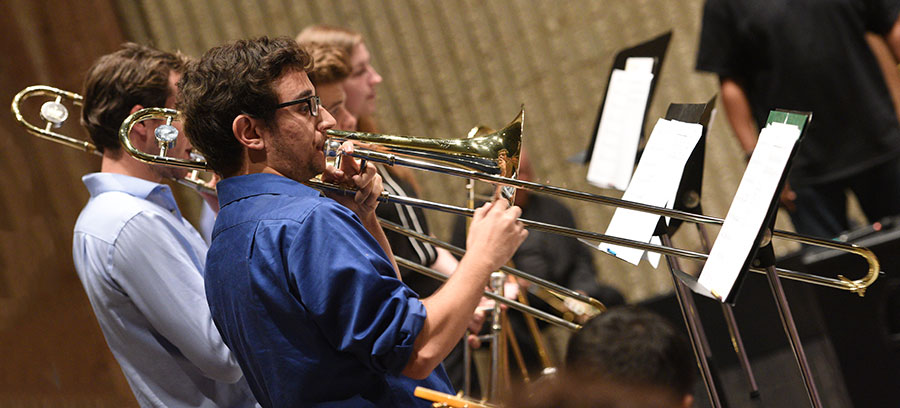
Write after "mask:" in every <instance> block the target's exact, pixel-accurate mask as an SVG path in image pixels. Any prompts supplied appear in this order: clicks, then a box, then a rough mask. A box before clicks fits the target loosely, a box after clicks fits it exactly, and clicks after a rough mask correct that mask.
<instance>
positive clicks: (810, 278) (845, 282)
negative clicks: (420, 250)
mask: <svg viewBox="0 0 900 408" xmlns="http://www.w3.org/2000/svg"><path fill="white" fill-rule="evenodd" d="M166 115H168V116H176V115H178V111H176V110H174V109H165V108H145V109H141V110H139V111H137V112H135V113H133V114H132V115H130V116H129V117H128V118H126V119H125V122H123V123H122V126H121V128H120V130H119V136H120V138H122V139H123V140H122V143H123V145H124V147H125V148H126V151H128V153H129V154H131V155H132V156H135V157H136V158H137V159H138V160H141V161H144V162H147V163H156V164H164V165H168V166H176V167H186V168H189V169H200V170H208V168H207V166H206V163H205V162H194V161H188V160H180V159H174V158H170V157H163V156H158V155H157V156H154V155H150V154H147V153H144V152H141V151H139V150H137V149H135V148H134V146H133V145H132V144H131V141H130V140H129V138H128V134H129V133H130V131H131V127H132V126H134V124H135V123H137V122H138V121H140V120H144V119H151V118H164V117H166ZM328 134H329V135H332V136H337V137H338V138H345V139H352V137H350V136H352V135H353V132H343V131H335V130H328ZM341 154H344V155H349V156H351V157H358V158H361V159H366V160H374V161H376V162H379V163H385V164H389V165H394V164H401V165H406V166H409V167H413V168H419V169H423V170H430V171H436V172H445V173H447V174H452V175H457V176H461V177H468V178H474V179H479V180H484V181H490V182H494V183H500V184H506V185H511V186H515V187H520V188H526V189H534V191H537V192H543V193H547V194H554V195H560V196H564V197H570V198H576V199H581V200H587V201H591V202H597V203H601V204H607V205H613V206H619V207H622V208H628V209H633V210H637V211H643V212H648V213H651V214H657V215H661V216H668V217H671V218H675V219H680V220H686V221H692V222H698V223H710V224H722V223H724V221H723V220H722V219H719V218H714V217H708V216H704V215H695V214H690V213H686V212H683V211H676V210H670V209H668V208H661V207H655V206H650V205H645V204H639V203H634V202H630V201H626V200H621V199H615V198H611V197H605V196H600V195H596V194H590V193H584V192H579V191H573V190H568V189H563V188H559V187H553V186H545V185H541V184H537V183H532V182H527V181H522V180H516V179H512V178H508V177H500V176H492V175H486V174H482V173H477V172H474V171H469V170H464V169H460V168H454V167H449V166H441V165H438V164H435V163H431V162H425V161H421V160H414V159H408V158H402V157H397V156H396V155H394V154H384V153H378V152H371V151H369V152H366V153H363V152H362V150H356V151H354V152H353V153H346V152H342V153H341ZM438 169H440V170H438ZM307 185H309V186H311V187H314V188H318V189H320V190H321V189H326V190H329V191H338V192H341V191H343V192H345V193H346V192H350V191H351V190H349V189H346V188H344V187H340V186H336V185H334V184H330V183H324V182H321V181H319V180H315V179H313V180H309V181H308V182H307ZM379 200H380V201H388V202H395V203H400V204H407V205H414V206H419V207H421V208H429V209H434V210H440V211H444V212H449V213H453V214H459V215H466V216H470V217H471V216H472V213H474V210H470V209H466V208H460V207H454V206H450V205H446V204H440V203H434V202H429V201H425V200H420V199H414V198H410V197H397V196H391V195H390V194H387V193H383V194H382V196H381V197H380V198H379ZM521 221H522V223H523V224H525V226H526V227H528V228H531V229H536V230H543V231H548V232H553V233H558V234H564V235H570V236H574V237H579V238H584V239H589V240H595V241H600V242H607V243H611V244H614V245H622V246H629V247H632V248H637V249H643V250H646V251H652V252H657V253H660V254H664V255H673V256H679V257H682V258H688V259H696V260H706V259H707V258H708V255H707V254H703V253H698V252H694V251H688V250H684V249H679V248H668V247H665V246H661V245H654V244H649V243H645V242H639V241H634V240H629V239H624V238H618V237H613V236H609V235H604V234H599V233H594V232H588V231H582V230H577V229H573V228H566V227H560V226H556V225H552V224H546V223H541V222H536V221H529V220H521ZM773 234H774V235H775V236H779V237H785V238H788V239H795V240H797V241H799V242H801V243H806V244H809V245H816V246H822V247H826V248H832V249H837V250H842V251H845V252H851V253H853V254H856V255H859V256H861V257H863V258H865V259H866V261H867V262H868V264H869V270H868V273H867V274H866V276H864V277H863V278H861V279H858V280H854V281H851V280H849V279H847V278H845V277H843V276H838V279H834V278H825V277H820V276H816V275H812V274H807V273H800V272H795V271H789V270H784V269H780V268H779V269H776V270H777V271H778V273H779V275H781V276H784V277H785V278H788V279H794V280H798V281H801V282H806V283H813V284H819V285H822V286H829V287H833V288H838V289H844V290H849V291H851V292H854V293H857V294H859V295H860V296H862V295H863V294H864V293H865V289H866V287H868V286H869V285H871V284H872V283H873V282H874V281H875V280H876V279H877V278H878V273H879V265H878V258H876V257H875V255H874V253H872V251H870V250H868V249H867V248H862V247H859V246H856V245H853V244H847V243H841V242H834V241H825V240H820V239H816V238H811V237H805V236H802V235H798V234H793V233H789V232H784V231H778V230H776V231H774V232H773ZM750 270H751V271H754V272H757V273H765V271H764V270H762V269H759V268H750Z"/></svg>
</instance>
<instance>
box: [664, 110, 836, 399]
mask: <svg viewBox="0 0 900 408" xmlns="http://www.w3.org/2000/svg"><path fill="white" fill-rule="evenodd" d="M811 119H812V113H809V112H793V111H784V110H775V111H772V112H770V113H769V117H768V120H767V121H766V123H767V124H771V123H775V122H779V123H786V124H791V125H795V126H797V127H798V128H799V129H800V136H799V138H798V140H797V142H796V143H795V144H794V146H793V149H792V151H791V153H790V156H789V158H788V161H787V163H786V165H785V168H784V169H783V170H782V172H781V177H780V179H779V181H778V185H777V188H776V189H775V193H774V194H773V196H772V197H771V199H770V200H769V204H768V209H767V211H766V216H765V217H764V220H763V222H762V225H761V227H760V228H759V231H758V232H757V234H756V238H755V241H754V242H755V244H754V245H753V246H752V247H751V249H750V251H749V253H748V254H747V256H746V258H745V259H744V261H743V266H742V267H741V269H740V272H739V274H738V276H737V278H736V280H735V282H734V286H733V288H732V289H731V291H730V292H729V293H728V294H727V295H726V296H725V297H724V299H721V298H720V300H721V301H722V302H726V303H730V304H732V305H733V304H734V302H735V301H736V298H737V294H738V293H739V292H740V287H741V285H742V283H743V281H744V279H745V278H746V276H747V272H748V271H749V268H750V267H751V265H752V266H754V267H757V268H764V269H765V271H766V277H767V278H768V281H769V287H770V289H771V291H772V295H773V297H774V298H775V303H776V306H777V308H778V313H779V316H780V318H781V322H782V326H783V328H784V331H785V334H786V335H787V337H788V339H789V340H790V344H791V348H792V350H793V352H794V356H795V358H796V360H797V364H798V366H799V368H800V374H801V377H802V378H803V381H804V384H805V386H806V390H807V393H808V396H809V400H810V403H811V404H812V405H813V406H814V407H821V406H822V403H821V400H820V398H819V394H818V390H817V389H816V386H815V383H814V381H813V378H812V372H811V370H810V367H809V363H808V361H807V359H806V353H805V352H804V351H803V345H802V344H801V342H800V336H799V333H798V331H797V327H796V324H795V322H794V318H793V316H792V314H791V309H790V306H789V305H788V303H787V298H786V297H785V295H784V289H783V287H782V285H781V280H780V278H779V276H778V273H777V271H776V270H775V256H774V251H773V250H772V244H771V236H772V231H773V230H774V224H775V216H776V215H777V211H778V201H779V197H780V194H779V193H780V191H781V188H782V187H783V186H784V183H785V181H786V180H787V174H788V171H787V169H788V168H790V164H791V160H792V159H793V157H794V155H795V154H796V152H797V148H798V147H799V145H800V143H801V142H802V139H803V135H804V134H805V131H806V128H807V125H808V124H809V121H810V120H811ZM679 277H680V278H681V279H682V281H684V282H685V283H686V284H687V285H688V286H690V287H692V288H697V287H698V286H700V285H698V284H697V279H696V278H694V277H692V276H689V275H686V274H685V275H680V276H679ZM704 292H705V291H704ZM704 295H706V296H708V295H709V294H708V293H704ZM717 297H718V296H717Z"/></svg>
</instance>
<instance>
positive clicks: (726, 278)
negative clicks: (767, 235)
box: [698, 123, 800, 301]
mask: <svg viewBox="0 0 900 408" xmlns="http://www.w3.org/2000/svg"><path fill="white" fill-rule="evenodd" d="M799 138H800V128H798V127H797V126H794V125H788V124H784V123H772V124H769V125H768V126H766V128H765V129H763V131H762V132H761V133H760V134H759V141H758V142H757V144H756V149H755V150H754V151H753V156H752V157H751V158H750V162H749V163H748V164H747V170H746V171H744V176H743V177H742V178H741V184H740V185H738V189H737V192H736V193H735V195H734V200H733V201H732V202H731V208H729V209H728V215H727V216H726V217H725V223H724V224H723V225H722V229H721V230H720V231H719V235H718V236H717V237H716V241H715V243H713V247H712V250H711V251H710V254H709V259H707V260H706V264H705V265H703V270H702V271H701V272H700V277H699V278H698V282H699V283H700V284H701V285H703V286H704V287H706V288H707V289H709V291H710V292H711V293H712V294H713V295H714V296H716V297H717V298H719V300H720V301H724V300H725V299H727V298H728V295H729V294H730V293H731V290H732V289H733V287H734V284H735V282H736V281H737V278H738V276H739V275H740V273H741V268H743V266H744V261H746V259H747V256H748V255H749V254H750V251H751V250H752V249H753V246H754V245H755V244H756V243H755V242H754V241H755V240H756V237H757V235H758V234H759V231H760V229H761V228H762V225H763V222H764V221H765V218H766V214H767V213H768V211H769V205H770V204H771V202H772V198H773V197H775V194H776V193H777V191H776V189H777V188H778V182H779V180H781V176H782V174H783V173H784V171H785V166H787V162H788V160H789V159H790V156H791V151H792V150H793V149H794V145H795V144H796V143H797V139H799Z"/></svg>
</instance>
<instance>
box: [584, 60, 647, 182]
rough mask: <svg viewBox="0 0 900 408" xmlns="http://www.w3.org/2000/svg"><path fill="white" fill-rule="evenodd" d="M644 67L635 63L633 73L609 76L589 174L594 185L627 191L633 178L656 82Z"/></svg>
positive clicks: (623, 71)
mask: <svg viewBox="0 0 900 408" xmlns="http://www.w3.org/2000/svg"><path fill="white" fill-rule="evenodd" d="M629 60H631V58H629ZM626 65H627V63H626ZM645 65H646V64H645V63H644V64H642V63H641V61H635V62H633V63H632V66H633V67H634V68H633V70H621V69H617V70H613V73H612V76H611V77H610V80H609V89H607V91H606V102H605V103H604V105H603V114H602V115H601V119H600V126H598V128H597V136H596V141H595V143H594V151H593V153H592V155H591V164H590V166H589V167H588V174H587V180H588V182H589V183H591V184H593V185H595V186H598V187H603V188H615V189H618V190H624V189H625V188H626V187H627V186H628V180H629V179H631V171H632V169H633V168H634V158H635V154H636V153H637V148H638V142H639V141H640V137H641V126H642V125H643V123H644V110H645V109H646V107H647V98H648V97H649V95H650V84H651V83H652V82H653V73H652V72H647V71H644V68H645ZM651 68H652V65H651Z"/></svg>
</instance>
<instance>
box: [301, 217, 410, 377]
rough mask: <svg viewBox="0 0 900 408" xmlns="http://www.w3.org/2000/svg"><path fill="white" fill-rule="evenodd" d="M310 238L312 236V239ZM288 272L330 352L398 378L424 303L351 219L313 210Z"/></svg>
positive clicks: (408, 354) (375, 243)
mask: <svg viewBox="0 0 900 408" xmlns="http://www.w3.org/2000/svg"><path fill="white" fill-rule="evenodd" d="M311 237H314V238H312V239H311ZM288 259H299V260H303V261H301V262H291V261H288V262H289V264H288V269H289V271H290V274H291V277H292V279H293V280H294V283H295V284H296V285H297V289H298V293H299V297H300V299H299V300H300V302H301V303H302V305H303V306H304V307H305V308H306V310H307V311H308V312H309V313H310V316H311V318H312V320H313V321H314V322H315V324H316V325H317V327H318V328H319V330H321V332H322V334H323V335H324V336H325V338H326V339H327V340H328V342H329V343H330V344H331V346H332V347H334V348H335V349H336V350H338V351H341V352H346V353H351V354H353V355H354V356H355V357H356V358H357V359H358V360H359V361H360V362H362V364H364V365H365V366H367V367H368V368H369V369H371V370H373V371H375V372H381V373H388V372H389V373H399V372H400V371H402V370H403V368H404V367H405V366H406V364H407V361H408V360H409V356H410V354H411V353H412V347H413V343H414V342H415V339H416V336H417V335H418V334H419V331H421V329H422V326H423V324H424V321H425V316H426V312H425V306H424V305H423V304H422V302H421V301H419V299H418V298H417V296H416V294H415V293H414V292H413V291H412V290H410V289H409V288H408V287H407V286H406V285H404V284H403V283H402V282H400V281H399V280H398V279H397V278H396V275H395V273H394V270H393V267H392V266H391V263H390V261H389V260H388V259H387V256H386V255H385V253H384V251H383V250H382V249H381V247H380V246H378V243H377V242H376V241H375V239H374V238H373V237H372V236H371V235H370V234H369V233H368V232H367V231H366V230H365V228H363V226H362V224H361V223H360V222H359V220H358V219H357V218H356V216H355V215H352V213H350V212H349V210H346V209H345V208H344V207H341V206H339V205H338V204H336V203H335V204H334V205H323V206H319V207H318V208H317V209H316V210H315V211H314V212H313V213H312V214H311V215H310V216H309V217H308V218H307V219H306V220H304V222H303V227H302V228H301V231H300V233H299V235H298V236H297V237H295V238H294V239H293V242H292V244H291V247H290V249H289V254H288Z"/></svg>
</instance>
